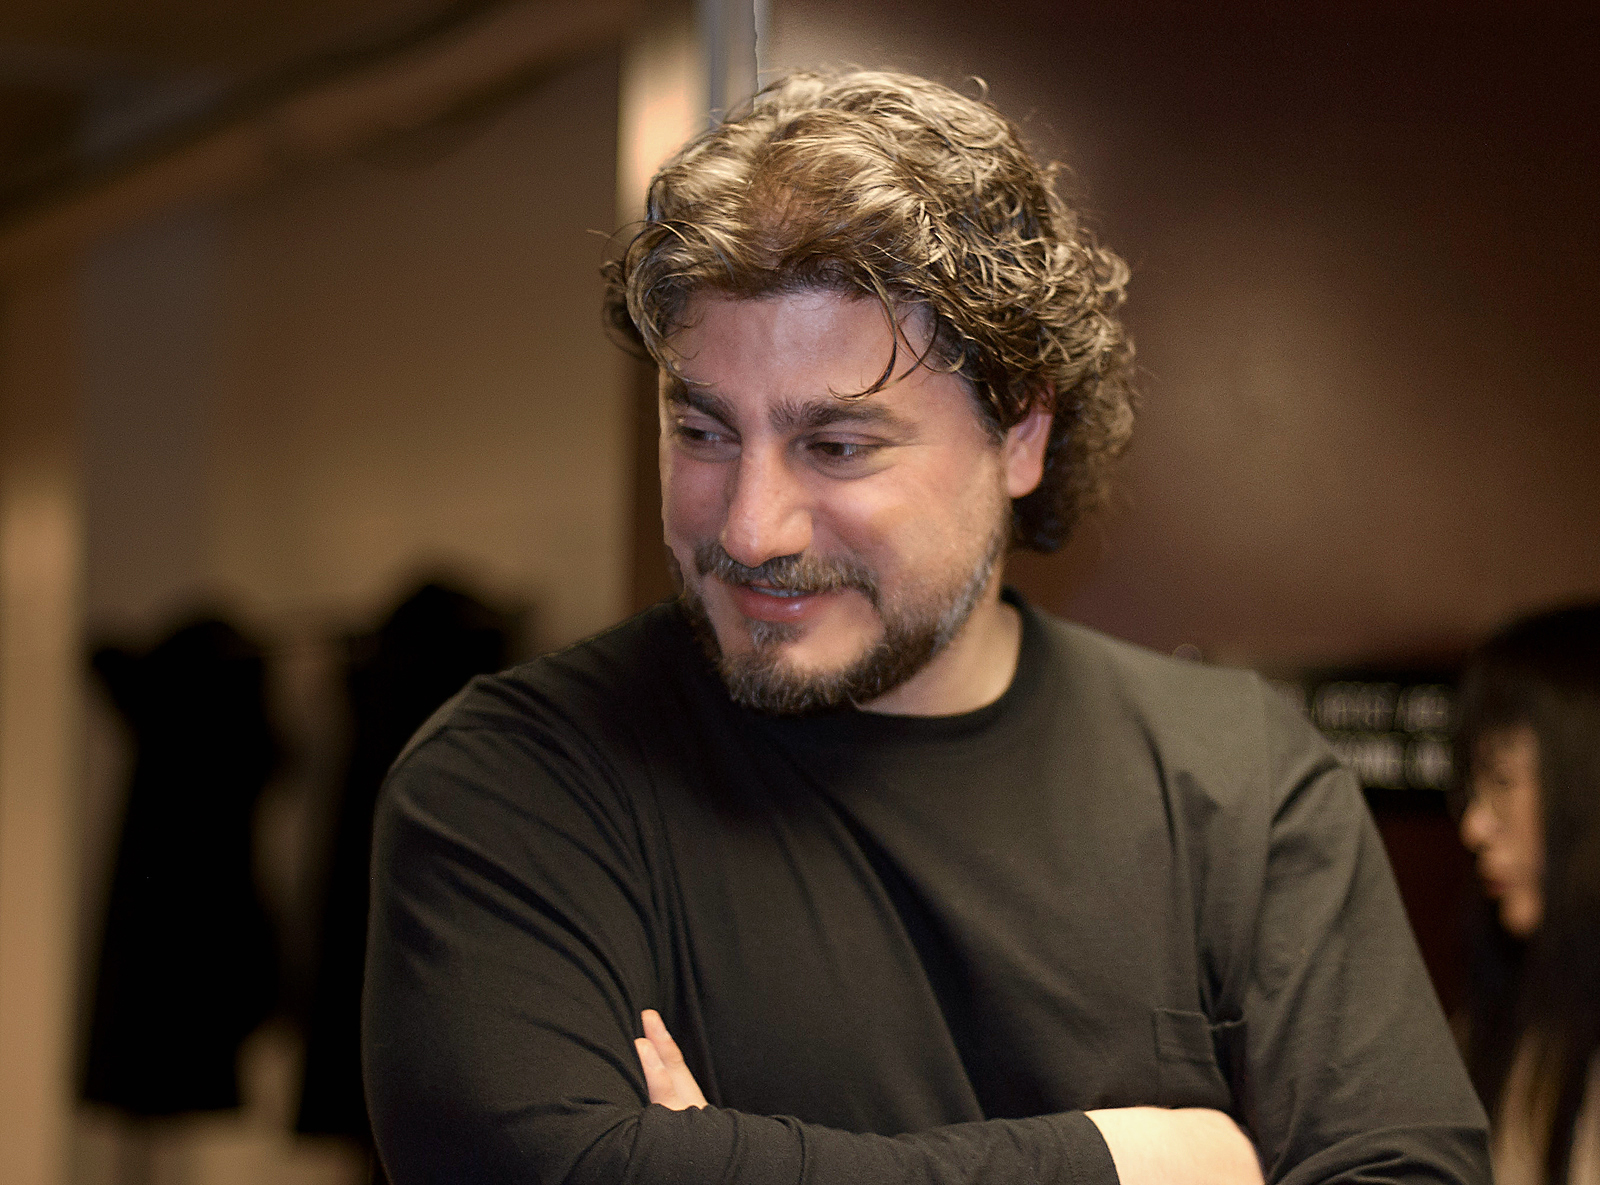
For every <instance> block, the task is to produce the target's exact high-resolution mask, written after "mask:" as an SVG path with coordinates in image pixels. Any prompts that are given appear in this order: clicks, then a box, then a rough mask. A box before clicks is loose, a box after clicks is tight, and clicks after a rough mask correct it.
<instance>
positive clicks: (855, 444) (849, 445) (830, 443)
mask: <svg viewBox="0 0 1600 1185" xmlns="http://www.w3.org/2000/svg"><path fill="white" fill-rule="evenodd" d="M877 449H878V446H877V445H875V444H863V443H862V442H860V441H856V440H814V441H812V442H811V451H812V452H814V453H818V454H820V455H821V456H823V457H825V458H826V459H828V460H830V461H860V460H863V459H865V458H867V457H870V456H871V455H872V454H873V453H874V452H876V451H877Z"/></svg>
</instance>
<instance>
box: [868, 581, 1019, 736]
mask: <svg viewBox="0 0 1600 1185" xmlns="http://www.w3.org/2000/svg"><path fill="white" fill-rule="evenodd" d="M1021 649H1022V615H1021V614H1020V613H1018V612H1017V610H1016V608H1015V607H1014V606H1012V605H1009V604H1007V603H1006V602H1005V601H1002V600H1001V599H1000V580H999V574H998V573H996V576H995V580H994V582H993V584H991V585H990V587H989V588H988V590H987V591H986V592H985V593H984V596H983V598H982V599H981V600H980V601H979V602H978V604H977V606H976V607H974V608H973V610H972V614H971V616H970V617H968V618H967V621H966V624H965V625H963V626H962V627H961V629H960V630H959V631H958V632H957V633H956V636H955V637H954V638H952V639H951V640H950V643H949V645H947V646H946V647H945V648H944V649H943V650H941V651H940V652H939V653H938V654H936V655H934V657H933V658H932V659H930V660H929V661H928V665H927V666H925V667H923V668H922V669H921V670H920V671H918V672H917V673H916V674H915V675H913V676H911V678H909V679H907V680H906V681H905V682H904V683H902V684H901V685H900V686H899V687H896V688H894V689H893V690H892V691H889V692H886V693H885V694H883V695H880V696H879V697H878V698H877V699H875V700H872V701H870V702H869V703H864V704H861V705H860V707H861V708H862V710H863V711H867V712H878V713H881V714H883V715H885V716H958V715H960V714H961V713H963V712H975V711H977V710H978V709H979V708H984V707H988V706H989V705H990V704H992V703H994V701H995V700H997V699H999V698H1000V697H1001V696H1002V695H1004V694H1005V692H1006V688H1008V687H1010V686H1011V680H1012V679H1013V678H1014V677H1015V675H1016V673H1017V656H1018V654H1019V653H1020V652H1021Z"/></svg>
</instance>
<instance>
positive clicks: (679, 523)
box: [365, 73, 1487, 1185]
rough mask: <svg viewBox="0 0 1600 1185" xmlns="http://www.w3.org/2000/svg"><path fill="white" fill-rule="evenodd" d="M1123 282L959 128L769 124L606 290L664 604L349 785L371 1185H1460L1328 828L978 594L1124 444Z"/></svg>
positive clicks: (1281, 731) (1232, 733)
mask: <svg viewBox="0 0 1600 1185" xmlns="http://www.w3.org/2000/svg"><path fill="white" fill-rule="evenodd" d="M1126 279H1127V269H1126V268H1125V267H1124V265H1123V264H1122V262H1121V261H1120V260H1119V259H1117V258H1116V256H1114V255H1112V254H1111V253H1110V252H1108V251H1106V250H1104V249H1102V248H1100V247H1099V246H1098V245H1096V243H1095V242H1094V240H1093V238H1092V237H1091V236H1090V235H1089V234H1088V233H1087V231H1086V230H1085V229H1084V228H1083V227H1082V226H1081V225H1080V224H1079V221H1078V219H1077V218H1076V217H1075V216H1074V214H1073V212H1072V211H1071V210H1069V209H1068V208H1067V207H1066V205H1065V204H1064V203H1063V202H1062V201H1061V200H1060V199H1059V198H1058V197H1057V195H1056V194H1055V192H1054V189H1053V186H1052V180H1051V176H1050V173H1049V171H1048V170H1045V169H1041V168H1040V167H1039V166H1038V165H1037V164H1036V163H1035V161H1034V160H1033V158H1032V157H1031V156H1030V155H1029V154H1028V152H1027V151H1026V150H1025V149H1024V148H1023V146H1022V143H1021V139H1020V137H1019V136H1018V134H1017V132H1016V129H1015V128H1013V127H1012V126H1011V125H1010V124H1009V123H1008V122H1007V121H1006V120H1005V119H1004V118H1003V117H1002V116H1000V115H999V114H998V113H997V112H995V111H994V110H993V108H991V107H989V106H988V105H987V104H986V103H984V102H982V101H981V100H977V99H971V98H967V97H964V96H962V95H960V94H957V93H956V92H953V91H951V90H948V89H946V88H944V87H941V86H938V85H935V84H933V83H929V82H926V81H923V80H921V79H916V78H909V77H905V76H899V75H888V74H875V73H854V74H846V75H840V76H834V77H823V76H818V75H811V74H795V75H791V76H788V77H786V78H784V79H782V80H780V81H778V82H776V83H774V84H773V85H771V86H769V87H768V88H766V89H765V90H764V91H762V93H761V94H759V95H757V96H756V97H755V99H754V100H752V102H751V103H750V105H749V106H748V107H747V108H746V109H745V110H744V111H742V112H740V113H737V114H736V115H735V117H734V118H732V119H730V120H728V121H726V122H724V123H722V124H720V125H719V126H717V127H714V128H712V129H711V130H709V131H707V132H705V133H704V134H702V135H700V136H698V137H696V138H695V139H694V140H693V141H691V142H690V143H689V144H688V145H687V146H686V147H685V148H684V149H682V151H680V152H679V154H678V155H677V156H676V157H674V158H673V159H672V160H671V161H670V162H668V164H667V165H666V166H665V167H664V168H663V169H662V170H661V172H660V173H659V174H658V175H657V177H656V178H655V180H654V182H653V183H652V185H651V189H650V194H649V203H648V213H647V217H646V220H645V222H644V224H643V227H642V228H641V229H640V230H639V232H638V233H637V234H636V235H635V236H634V238H633V239H632V241H631V242H630V243H629V245H628V247H627V250H626V252H625V253H624V255H623V256H622V257H621V258H620V259H619V260H617V261H616V262H615V263H614V264H613V265H611V266H610V267H609V268H608V280H609V284H610V296H609V309H610V313H611V317H612V320H613V323H614V324H615V325H616V326H617V327H618V329H620V330H621V331H622V332H624V333H625V334H626V335H628V336H629V337H631V338H632V339H633V340H634V341H635V342H636V343H637V344H638V345H639V346H641V347H642V348H643V349H644V350H646V351H648V353H649V355H650V357H651V358H653V359H654V360H655V362H656V363H657V365H658V367H659V370H660V409H661V426H662V430H661V451H660V463H661V478H662V491H663V508H662V514H663V524H664V528H665V537H666V542H667V544H668V548H669V550H670V553H671V557H672V563H673V567H674V570H675V573H676V575H677V576H678V579H679V583H680V586H681V594H680V596H679V597H677V598H676V599H674V600H673V601H670V602H667V603H664V604H662V605H659V606H656V607H655V608H653V609H651V610H648V611H647V612H645V613H644V614H642V615H640V616H639V617H636V618H634V619H632V620H631V621H629V622H626V623H624V624H623V625H621V626H619V627H617V628H616V629H614V630H611V631H609V632H607V633H605V634H602V635H600V636H599V637H597V638H594V639H591V640H589V641H587V642H584V643H581V644H579V645H577V646H575V647H572V648H570V649H568V650H566V651H563V652H561V653H559V654H556V655H551V656H547V657H546V658H544V659H541V660H538V661H536V662H534V663H530V664H527V665H526V666H523V667H519V668H517V669H515V670H513V671H510V672H507V673H506V674H504V675H502V676H498V677H496V678H495V679H491V680H480V681H476V682H475V683H474V684H472V685H470V686H469V688H468V689H467V690H466V691H465V692H464V693H463V694H462V695H461V696H459V697H457V699H456V700H454V701H452V703H451V704H450V705H447V707H446V708H445V709H443V710H441V712H440V714H439V715H438V716H436V717H435V719H434V720H433V721H432V722H431V723H430V724H429V725H428V726H427V727H425V728H424V729H423V731H422V732H421V733H419V734H418V737H417V738H416V739H415V740H414V741H413V742H412V745H411V746H410V748H409V749H408V751H407V753H406V754H405V755H404V756H403V757H402V758H401V760H400V761H399V762H398V763H397V765H396V767H395V770H394V771H393V773H392V774H391V777H390V781H389V784H388V786H387V788H386V790H385V794H384V798H383V801H382V804H381V806H380V811H379V818H378V823H377V830H376V834H375V848H374V882H373V883H374V898H373V914H372V932H371V935H370V939H369V951H368V992H367V1000H366V1035H365V1040H366V1062H367V1080H368V1091H369V1095H370V1098H371V1104H372V1110H373V1117H374V1130H375V1132H376V1135H377V1139H378V1143H379V1148H380V1152H381V1154H382V1157H383V1160H384V1164H385V1166H386V1168H387V1169H388V1172H389V1174H390V1175H391V1177H392V1178H393V1179H394V1180H395V1181H397V1182H400V1183H401V1185H408V1183H409V1182H413V1181H417V1182H421V1181H472V1182H496V1181H507V1182H510V1181H523V1180H532V1181H541V1182H572V1183H574V1185H577V1183H587V1182H621V1181H641V1182H683V1183H685V1185H691V1183H692V1185H701V1183H705V1182H730V1183H732V1182H751V1183H763V1185H765V1183H778V1182H784V1183H790V1182H793V1183H800V1182H808V1183H814V1185H827V1183H832V1182H840V1183H843V1182H882V1183H885V1185H888V1183H891V1182H939V1183H950V1185H956V1183H973V1185H976V1183H980V1182H1020V1181H1041V1182H1063V1183H1072V1185H1078V1183H1080V1182H1083V1183H1087V1182H1098V1183H1103V1185H1114V1183H1115V1182H1117V1181H1119V1180H1120V1181H1121V1182H1123V1183H1124V1185H1157V1183H1162V1185H1165V1183H1167V1182H1177V1183H1179V1185H1184V1183H1189V1182H1193V1183H1195V1185H1201V1183H1205V1185H1210V1183H1213V1182H1214V1183H1218V1185H1223V1183H1228V1185H1233V1183H1237V1185H1251V1183H1259V1182H1261V1181H1262V1179H1263V1177H1265V1178H1267V1179H1270V1180H1272V1181H1274V1182H1277V1181H1287V1182H1294V1183H1296V1185H1298V1183H1300V1182H1311V1181H1335V1180H1341V1181H1373V1180H1385V1181H1390V1180H1393V1181H1401V1180H1404V1181H1418V1182H1422V1181H1429V1182H1452V1183H1461V1185H1467V1183H1472V1185H1476V1183H1480V1182H1485V1181H1486V1180H1487V1170H1486V1160H1485V1152H1484V1131H1483V1126H1484V1124H1483V1115H1482V1112H1481V1110H1480V1109H1479V1107H1478V1105H1477V1103H1476V1102H1475V1101H1474V1099H1473V1096H1472V1092H1471V1088H1470V1086H1469V1085H1468V1083H1467V1081H1466V1077H1465V1074H1464V1072H1463V1071H1462V1069H1461V1066H1460V1063H1459V1061H1458V1059H1457V1058H1456V1056H1455V1053H1454V1050H1453V1046H1452V1043H1451V1041H1450V1037H1449V1034H1448V1032H1447V1030H1446V1028H1445V1025H1444V1023H1443V1020H1442V1018H1441V1017H1440V1014H1439V1009H1438V1005H1437V1003H1436V1002H1435V1001H1434V998H1433V995H1432V991H1431V988H1430V987H1429V984H1428V981H1427V978H1426V974H1425V972H1424V971H1423V968H1422V965H1421V962H1420V960H1419V959H1418V957H1417V954H1416V950H1415V947H1414V945H1413V943H1412V941H1411V937H1410V933H1409V930H1408V929H1407V926H1406V922H1405V919H1404V916H1403V914H1402V912H1401V909H1400V906H1399V903H1398V900H1397V897H1396V894H1395V891H1394V886H1393V881H1392V878H1391V877H1390V875H1389V871H1388V867H1387V864H1386V863H1385V860H1384V857H1383V853H1382V848H1381V845H1380V843H1379V841H1378V839H1377V836H1376V833H1375V832H1374V830H1373V828H1372V825H1371V822H1370V820H1368V819H1367V818H1366V816H1365V813H1364V810H1363V808H1362V806H1361V802H1360V796H1359V791H1358V789H1357V788H1356V786H1355V784H1354V782H1353V781H1352V780H1351V778H1350V776H1349V775H1348V774H1347V773H1346V772H1345V771H1343V770H1342V769H1340V768H1339V767H1338V765H1337V763H1336V762H1335V761H1334V760H1333V759H1332V757H1331V756H1330V754H1329V753H1328V751H1327V749H1326V748H1325V747H1324V746H1322V745H1321V744H1320V742H1319V741H1318V740H1317V738H1316V737H1315V735H1314V734H1313V733H1312V732H1311V730H1310V729H1309V727H1308V726H1307V725H1306V724H1304V722H1302V721H1301V720H1300V719H1299V718H1298V717H1297V716H1295V714H1294V713H1293V712H1292V711H1290V710H1289V709H1288V708H1286V707H1285V706H1284V705H1282V704H1281V703H1279V701H1278V700H1277V698H1276V697H1275V695H1274V694H1273V693H1271V692H1270V691H1267V690H1265V689H1264V688H1263V687H1262V685H1261V684H1260V683H1259V681H1257V680H1255V679H1253V678H1252V677H1249V676H1247V675H1244V674H1240V673H1237V672H1223V671H1218V670H1213V669H1208V668H1204V667H1201V666H1199V665H1196V664H1184V663H1178V662H1174V661H1172V660H1168V659H1164V658H1161V657H1159V656H1156V655H1152V654H1149V653H1146V652H1143V651H1140V650H1138V649H1137V648H1134V647H1131V646H1127V645H1125V644H1122V643H1118V642H1114V641H1112V640H1110V639H1107V638H1105V637H1102V636H1100V635H1097V634H1095V633H1093V632H1091V631H1088V630H1085V629H1082V628H1079V627H1075V626H1071V625H1068V624H1067V623H1064V622H1060V621H1057V620H1055V619H1052V618H1050V617H1048V616H1046V615H1044V614H1041V613H1039V612H1037V611H1036V610H1034V609H1032V608H1031V607H1029V606H1028V605H1027V604H1026V603H1024V602H1023V601H1022V600H1021V599H1020V598H1018V597H1016V596H1015V595H1014V594H1012V593H1009V592H1006V591H1003V590H1002V587H1001V570H1002V566H1003V561H1004V558H1005V555H1006V553H1007V551H1008V549H1009V548H1011V547H1013V546H1025V547H1032V548H1036V549H1040V550H1050V549H1052V548H1054V547H1056V546H1057V545H1059V544H1060V542H1061V541H1062V540H1063V539H1064V538H1065V537H1066V535H1067V533H1068V532H1069V531H1070V529H1071V528H1072V526H1073V525H1074V524H1075V523H1076V522H1077V521H1078V520H1079V518H1080V517H1081V516H1082V515H1083V514H1084V513H1086V512H1087V511H1088V510H1089V509H1091V508H1092V507H1093V506H1094V505H1095V504H1096V503H1097V502H1099V501H1100V500H1101V499H1102V498H1103V496H1104V490H1105V486H1106V481H1107V471H1108V468H1109V466H1110V465H1111V463H1112V462H1113V461H1114V460H1115V459H1116V457H1117V456H1118V455H1119V454H1120V453H1121V452H1122V451H1123V449H1124V448H1125V446H1126V444H1127V441H1128V438H1129V434H1130V432H1131V428H1132V419H1133V400H1132V390H1131V384H1130V369H1131V362H1132V348H1131V346H1130V345H1129V343H1128V341H1127V339H1126V337H1125V335H1124V333H1123V330H1122V327H1121V324H1120V322H1119V320H1118V317H1117V312H1116V310H1117V307H1118V305H1119V304H1120V302H1121V299H1122V291H1123V286H1124V284H1125V282H1126Z"/></svg>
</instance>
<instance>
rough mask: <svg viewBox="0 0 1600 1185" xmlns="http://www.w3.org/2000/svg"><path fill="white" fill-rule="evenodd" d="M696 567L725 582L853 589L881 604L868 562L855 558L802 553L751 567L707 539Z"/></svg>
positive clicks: (804, 588) (699, 549)
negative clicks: (833, 557)
mask: <svg viewBox="0 0 1600 1185" xmlns="http://www.w3.org/2000/svg"><path fill="white" fill-rule="evenodd" d="M694 566H695V570H696V571H697V572H699V573H700V575H701V576H713V577H715V578H716V579H718V580H720V581H722V582H723V583H724V584H743V585H749V584H764V585H766V586H767V587H769V588H777V589H782V590H783V591H784V592H798V593H816V592H836V591H838V590H839V589H845V588H852V589H855V590H856V591H857V592H859V593H861V594H863V595H864V596H866V598H867V599H868V600H869V601H871V602H872V603H873V604H874V605H876V604H877V603H878V582H877V580H876V579H875V578H874V577H873V575H872V573H871V571H869V570H868V569H867V567H866V566H865V565H863V564H860V563H858V562H856V561H854V560H845V559H828V558H826V557H824V556H816V555H811V554H810V553H809V552H800V553H798V554H796V555H780V556H774V557H773V558H772V559H770V560H767V561H766V562H765V563H762V564H758V565H756V566H755V567H753V568H751V567H747V566H746V565H744V564H741V563H740V562H739V561H738V560H736V559H734V558H733V557H732V556H731V555H729V554H728V553H727V552H726V551H724V550H723V549H722V545H721V544H720V543H718V542H716V541H715V540H707V541H706V542H704V543H701V544H700V545H699V546H697V547H696V548H695V549H694Z"/></svg>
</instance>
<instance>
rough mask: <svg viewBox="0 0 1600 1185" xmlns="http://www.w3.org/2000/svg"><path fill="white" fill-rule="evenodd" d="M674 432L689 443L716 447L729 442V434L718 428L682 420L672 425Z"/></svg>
mask: <svg viewBox="0 0 1600 1185" xmlns="http://www.w3.org/2000/svg"><path fill="white" fill-rule="evenodd" d="M672 434H673V435H674V436H676V437H677V438H678V439H679V440H681V441H683V442H684V443H685V444H687V445H692V446H700V447H714V446H717V445H723V444H727V443H728V435H727V433H726V432H723V431H722V430H720V429H717V428H705V427H698V426H696V425H694V424H685V423H683V422H682V421H681V420H680V421H678V422H676V423H674V424H673V425H672Z"/></svg>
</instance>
